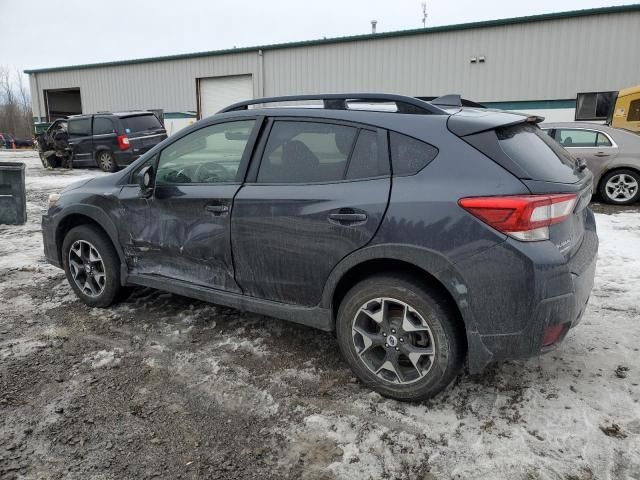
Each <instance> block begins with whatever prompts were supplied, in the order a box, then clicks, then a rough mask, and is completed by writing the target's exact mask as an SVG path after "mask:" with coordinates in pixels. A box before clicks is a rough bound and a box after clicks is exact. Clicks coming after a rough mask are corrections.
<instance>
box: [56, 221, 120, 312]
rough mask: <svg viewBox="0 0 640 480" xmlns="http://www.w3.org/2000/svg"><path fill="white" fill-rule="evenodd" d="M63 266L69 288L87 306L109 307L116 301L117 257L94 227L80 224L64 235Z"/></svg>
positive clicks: (118, 283) (118, 282)
mask: <svg viewBox="0 0 640 480" xmlns="http://www.w3.org/2000/svg"><path fill="white" fill-rule="evenodd" d="M62 264H63V268H64V272H65V274H66V276H67V280H68V281H69V284H70V285H71V288H72V289H73V291H74V292H75V293H76V295H77V296H78V297H79V298H80V300H82V301H83V302H84V303H86V304H87V305H89V306H90V307H108V306H109V305H111V304H113V303H114V302H115V301H116V300H117V299H118V298H119V294H120V291H121V286H120V261H119V259H118V254H117V253H116V251H115V249H114V248H113V245H112V244H111V241H110V240H109V239H108V238H106V237H105V234H104V233H103V232H101V231H100V230H99V229H97V228H96V227H93V226H90V225H81V226H79V227H75V228H73V229H71V230H70V231H69V233H67V235H66V236H65V238H64V242H63V243H62Z"/></svg>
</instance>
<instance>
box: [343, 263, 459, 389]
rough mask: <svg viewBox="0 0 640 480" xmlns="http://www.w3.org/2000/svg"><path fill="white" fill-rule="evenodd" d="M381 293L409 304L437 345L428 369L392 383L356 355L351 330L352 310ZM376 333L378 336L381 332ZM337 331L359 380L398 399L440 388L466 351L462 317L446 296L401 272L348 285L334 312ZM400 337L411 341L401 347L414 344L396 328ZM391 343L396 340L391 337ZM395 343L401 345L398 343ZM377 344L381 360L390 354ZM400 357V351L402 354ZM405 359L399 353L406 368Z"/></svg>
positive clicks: (449, 380)
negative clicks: (405, 380)
mask: <svg viewBox="0 0 640 480" xmlns="http://www.w3.org/2000/svg"><path fill="white" fill-rule="evenodd" d="M380 297H388V298H392V299H396V300H399V301H401V302H404V303H406V304H408V305H409V306H410V307H411V308H412V309H414V310H415V311H416V312H418V313H419V314H420V316H422V319H424V321H425V322H426V324H427V325H428V327H429V329H430V331H431V336H432V337H433V343H435V354H434V355H433V357H432V358H431V359H430V360H429V365H430V367H429V368H428V369H427V371H426V372H425V373H423V375H424V376H422V378H419V377H418V378H417V379H415V380H413V381H412V383H407V384H401V383H394V382H392V381H389V380H387V379H385V378H381V377H380V376H378V375H376V373H374V372H373V371H372V370H371V369H370V368H369V367H367V364H366V363H365V360H363V359H362V358H361V357H360V356H359V355H358V350H357V347H356V345H355V343H356V342H355V341H354V335H353V334H352V325H353V323H354V321H355V318H356V314H357V313H358V312H359V310H360V307H361V306H363V305H364V304H366V303H367V302H370V301H375V299H376V298H380ZM379 333H380V334H382V332H379ZM336 334H337V337H338V344H339V346H340V350H341V352H342V355H343V356H344V358H345V360H346V361H347V363H348V364H349V366H350V367H351V369H352V370H353V372H354V373H355V374H356V376H357V377H358V378H359V379H360V381H361V382H362V383H364V384H365V385H366V386H368V387H370V388H372V389H373V390H375V391H377V392H378V393H380V394H381V395H383V396H385V397H389V398H393V399H395V400H400V401H417V400H424V399H427V398H430V397H433V396H434V395H436V394H438V393H439V392H441V391H442V390H444V389H445V388H446V387H447V386H448V385H449V384H450V383H451V382H452V381H453V380H454V379H455V377H456V376H457V375H458V373H459V372H460V371H461V370H462V366H463V362H464V358H465V355H466V342H465V337H464V330H463V328H462V327H461V321H460V320H459V318H458V317H457V315H456V314H455V312H454V311H453V309H452V308H451V307H450V306H449V304H448V302H447V300H446V299H445V298H443V297H442V295H440V294H439V293H438V292H437V291H436V290H434V289H431V288H429V287H428V286H427V285H423V284H421V283H420V282H418V281H416V280H414V279H412V278H411V277H407V276H404V275H395V274H388V275H376V276H373V277H370V278H368V279H366V280H364V281H362V282H360V283H358V284H357V285H355V286H354V287H353V288H351V290H350V291H349V292H348V293H347V295H346V296H345V297H344V299H343V301H342V303H341V304H340V308H339V310H338V318H337V321H336ZM398 335H402V336H403V337H404V338H407V340H406V342H409V343H406V344H402V345H405V346H407V345H410V342H412V340H410V339H409V338H408V336H410V335H411V334H407V333H406V332H404V333H403V332H402V331H400V330H399V331H398ZM403 337H400V341H403V342H404V341H405V339H404V338H403ZM387 338H388V337H387ZM385 341H386V340H385ZM394 341H398V340H396V338H395V335H394ZM397 345H398V346H399V347H400V348H401V347H402V345H401V344H399V343H398V344H397ZM375 348H377V349H379V350H378V351H377V352H375V353H379V352H380V353H381V354H383V355H384V356H385V357H384V358H385V359H386V358H387V357H386V356H387V355H389V352H387V351H386V349H388V348H389V347H388V346H385V345H381V346H379V347H375ZM393 350H397V349H395V348H394V349H393ZM391 354H393V352H391ZM396 355H398V354H396ZM399 355H402V353H401V352H400V353H399ZM407 360H408V357H402V358H401V360H400V361H401V362H404V365H405V367H406V366H407V363H408V362H407ZM381 362H382V361H381ZM405 367H403V368H405ZM408 368H411V367H410V366H409V367H408ZM416 370H417V369H416Z"/></svg>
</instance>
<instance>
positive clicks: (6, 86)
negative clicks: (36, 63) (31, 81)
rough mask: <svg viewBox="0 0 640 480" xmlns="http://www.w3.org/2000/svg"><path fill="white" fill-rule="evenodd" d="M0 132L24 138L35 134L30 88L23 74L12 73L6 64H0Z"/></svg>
mask: <svg viewBox="0 0 640 480" xmlns="http://www.w3.org/2000/svg"><path fill="white" fill-rule="evenodd" d="M0 132H8V133H11V134H13V135H15V136H16V137H22V138H24V137H31V136H32V135H33V113H32V111H31V98H30V96H29V90H28V88H27V87H26V85H25V82H24V78H23V76H22V74H21V73H20V72H19V71H15V72H14V73H13V74H12V73H11V71H10V70H9V68H7V67H5V66H0Z"/></svg>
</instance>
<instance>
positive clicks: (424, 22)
mask: <svg viewBox="0 0 640 480" xmlns="http://www.w3.org/2000/svg"><path fill="white" fill-rule="evenodd" d="M427 17H428V15H427V2H422V28H427Z"/></svg>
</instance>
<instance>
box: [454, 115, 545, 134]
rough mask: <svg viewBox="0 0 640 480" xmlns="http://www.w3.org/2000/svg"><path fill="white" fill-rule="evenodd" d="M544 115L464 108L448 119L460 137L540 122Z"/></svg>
mask: <svg viewBox="0 0 640 480" xmlns="http://www.w3.org/2000/svg"><path fill="white" fill-rule="evenodd" d="M543 121H544V117H540V116H538V115H528V114H526V113H515V112H503V111H500V110H488V109H485V110H477V109H462V110H460V111H459V112H457V113H455V114H453V115H451V116H450V117H449V120H448V121H447V128H448V129H449V131H450V132H452V133H454V134H456V135H457V136H459V137H464V136H467V135H473V134H474V133H480V132H485V131H487V130H494V129H496V128H498V127H508V126H510V125H516V124H518V123H534V124H535V123H540V122H543Z"/></svg>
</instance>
